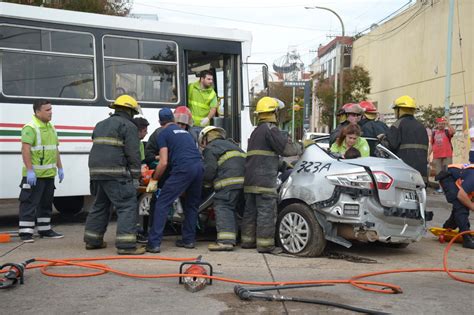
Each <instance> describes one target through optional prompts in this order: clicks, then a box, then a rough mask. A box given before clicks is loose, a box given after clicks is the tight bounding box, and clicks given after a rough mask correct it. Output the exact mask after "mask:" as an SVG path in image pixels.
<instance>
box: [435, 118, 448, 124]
mask: <svg viewBox="0 0 474 315" xmlns="http://www.w3.org/2000/svg"><path fill="white" fill-rule="evenodd" d="M436 122H437V123H445V122H446V118H444V117H440V118H436Z"/></svg>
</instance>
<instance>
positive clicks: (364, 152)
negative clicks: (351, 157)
mask: <svg viewBox="0 0 474 315" xmlns="http://www.w3.org/2000/svg"><path fill="white" fill-rule="evenodd" d="M354 148H356V149H357V150H359V152H360V156H361V157H368V156H370V147H369V143H368V142H367V140H365V139H364V138H362V137H359V138H357V142H356V144H355V145H354ZM330 150H331V152H334V153H340V154H344V153H346V151H347V146H346V141H345V140H344V142H343V143H342V145H340V146H339V145H337V142H334V143H333V144H332V146H331V149H330Z"/></svg>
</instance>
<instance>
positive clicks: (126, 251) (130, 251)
mask: <svg viewBox="0 0 474 315" xmlns="http://www.w3.org/2000/svg"><path fill="white" fill-rule="evenodd" d="M145 252H146V249H145V246H140V247H135V248H117V254H119V255H143V254H145Z"/></svg>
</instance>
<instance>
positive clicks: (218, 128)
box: [198, 126, 226, 146]
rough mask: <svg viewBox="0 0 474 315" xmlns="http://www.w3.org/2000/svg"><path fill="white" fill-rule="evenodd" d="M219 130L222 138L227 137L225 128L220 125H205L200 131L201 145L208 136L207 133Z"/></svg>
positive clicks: (199, 142)
mask: <svg viewBox="0 0 474 315" xmlns="http://www.w3.org/2000/svg"><path fill="white" fill-rule="evenodd" d="M213 130H214V131H217V132H218V133H219V134H220V135H221V138H222V139H225V136H226V134H225V130H224V129H222V128H220V127H216V126H207V127H204V128H203V129H202V130H201V132H200V133H199V137H198V144H199V145H201V146H202V145H203V141H204V139H205V137H206V136H207V134H208V133H209V132H210V131H213Z"/></svg>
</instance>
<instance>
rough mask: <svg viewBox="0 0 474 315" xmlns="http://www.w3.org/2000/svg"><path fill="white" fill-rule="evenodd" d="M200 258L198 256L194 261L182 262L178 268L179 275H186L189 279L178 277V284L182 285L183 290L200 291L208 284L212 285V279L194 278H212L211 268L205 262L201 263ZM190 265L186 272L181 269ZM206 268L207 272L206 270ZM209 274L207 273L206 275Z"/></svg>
mask: <svg viewBox="0 0 474 315" xmlns="http://www.w3.org/2000/svg"><path fill="white" fill-rule="evenodd" d="M201 258H202V256H199V257H198V258H197V259H196V261H193V262H184V263H182V264H181V266H179V273H180V274H188V275H189V277H179V284H184V288H185V289H186V290H188V291H190V292H193V293H194V292H197V291H201V290H202V289H204V288H205V287H206V285H208V284H212V279H207V278H202V277H196V276H206V275H209V276H212V274H213V273H212V266H211V264H209V263H207V262H202V261H201ZM187 265H190V267H189V268H188V269H186V271H184V272H183V268H184V267H185V266H187ZM206 268H207V270H206ZM208 272H209V273H208Z"/></svg>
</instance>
